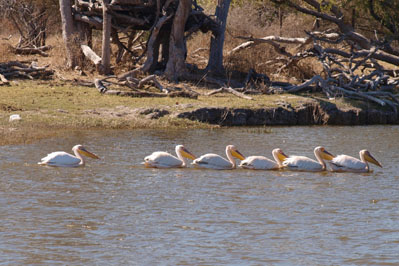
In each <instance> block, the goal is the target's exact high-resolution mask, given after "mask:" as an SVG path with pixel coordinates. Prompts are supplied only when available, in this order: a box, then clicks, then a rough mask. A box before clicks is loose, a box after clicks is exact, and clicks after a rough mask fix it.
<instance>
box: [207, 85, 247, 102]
mask: <svg viewBox="0 0 399 266" xmlns="http://www.w3.org/2000/svg"><path fill="white" fill-rule="evenodd" d="M223 92H227V93H231V94H233V95H235V96H237V97H240V98H243V99H246V100H253V98H252V97H250V96H248V95H245V94H243V93H241V92H238V91H236V90H234V89H232V88H231V87H222V88H220V89H217V90H213V91H211V92H208V93H207V94H205V95H206V96H211V95H214V94H217V93H223Z"/></svg>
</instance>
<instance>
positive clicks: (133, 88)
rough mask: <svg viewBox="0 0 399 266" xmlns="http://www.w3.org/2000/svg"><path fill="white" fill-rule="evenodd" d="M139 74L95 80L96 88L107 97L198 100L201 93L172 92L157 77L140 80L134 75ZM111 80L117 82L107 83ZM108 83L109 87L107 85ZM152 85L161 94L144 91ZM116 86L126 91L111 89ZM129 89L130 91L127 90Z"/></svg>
mask: <svg viewBox="0 0 399 266" xmlns="http://www.w3.org/2000/svg"><path fill="white" fill-rule="evenodd" d="M136 73H137V72H132V71H131V72H128V74H124V75H120V76H118V77H116V76H109V77H107V78H104V79H95V80H94V82H93V83H94V86H95V87H96V88H97V89H98V91H99V92H100V93H101V94H106V95H118V96H129V97H185V98H191V99H197V98H198V96H199V93H197V92H195V91H193V90H191V89H190V90H189V89H184V90H176V91H172V90H171V89H169V88H167V87H166V86H163V85H162V84H161V82H160V81H158V79H157V78H156V76H155V75H150V76H147V77H144V78H142V79H138V78H136V77H133V76H132V74H136ZM109 79H116V81H114V82H111V81H106V80H109ZM105 82H107V83H108V84H109V85H105ZM147 83H152V84H154V86H155V87H157V88H158V89H159V90H160V92H161V93H154V92H149V91H143V90H142V89H143V87H144V84H147ZM112 85H116V86H118V87H122V88H125V89H109V87H110V86H112ZM126 87H127V89H129V90H126Z"/></svg>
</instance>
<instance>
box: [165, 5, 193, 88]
mask: <svg viewBox="0 0 399 266" xmlns="http://www.w3.org/2000/svg"><path fill="white" fill-rule="evenodd" d="M190 10H191V0H181V1H179V6H178V8H177V11H176V15H175V18H174V19H173V25H172V31H171V35H170V42H169V60H168V63H167V65H166V69H165V76H166V77H167V78H168V79H170V80H174V81H177V80H178V78H179V77H180V76H182V75H183V74H184V72H186V65H185V61H186V59H185V55H186V53H187V49H186V44H185V40H184V28H185V26H186V21H187V18H188V15H189V13H190Z"/></svg>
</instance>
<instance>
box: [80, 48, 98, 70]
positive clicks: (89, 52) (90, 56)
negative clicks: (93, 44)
mask: <svg viewBox="0 0 399 266" xmlns="http://www.w3.org/2000/svg"><path fill="white" fill-rule="evenodd" d="M80 48H81V49H82V52H83V54H84V55H85V56H86V57H87V58H88V59H89V60H90V61H91V62H93V64H94V65H95V66H98V65H100V64H101V57H100V56H98V55H97V54H96V53H95V52H94V51H93V50H92V49H91V48H90V47H89V46H87V45H84V44H82V45H81V46H80Z"/></svg>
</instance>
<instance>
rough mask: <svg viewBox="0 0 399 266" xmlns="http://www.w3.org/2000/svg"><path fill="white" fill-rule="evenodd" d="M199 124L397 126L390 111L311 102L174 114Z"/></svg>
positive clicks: (203, 109)
mask: <svg viewBox="0 0 399 266" xmlns="http://www.w3.org/2000/svg"><path fill="white" fill-rule="evenodd" d="M174 116H176V117H177V118H186V119H190V120H194V121H199V122H203V123H210V124H217V125H221V126H276V125H281V126H283V125H284V126H294V125H375V124H398V123H399V119H398V114H396V113H394V112H393V111H384V110H377V109H360V108H356V107H351V108H345V109H343V108H339V107H337V106H336V105H335V104H332V103H328V102H323V103H320V102H318V101H311V102H308V103H304V104H301V105H299V106H297V107H292V106H291V105H290V104H286V105H285V106H279V107H273V108H259V109H245V108H218V107H207V108H198V109H196V110H193V111H189V112H181V113H176V114H174Z"/></svg>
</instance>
